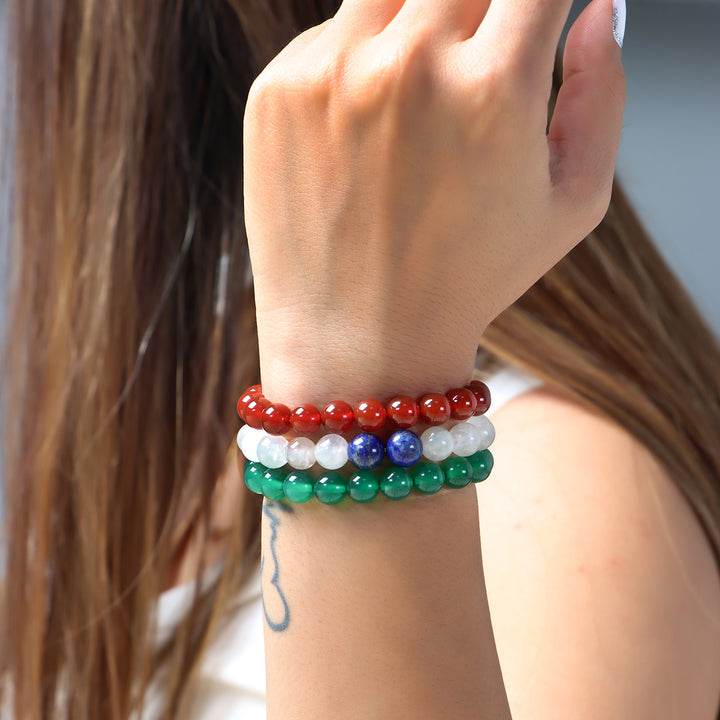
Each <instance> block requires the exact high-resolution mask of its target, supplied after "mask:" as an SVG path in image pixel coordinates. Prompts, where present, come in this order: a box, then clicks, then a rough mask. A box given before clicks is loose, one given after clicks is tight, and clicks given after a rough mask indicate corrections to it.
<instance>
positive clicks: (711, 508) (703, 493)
mask: <svg viewBox="0 0 720 720" xmlns="http://www.w3.org/2000/svg"><path fill="white" fill-rule="evenodd" d="M338 5H339V0H315V1H314V2H313V1H312V0H304V1H303V0H271V1H270V2H267V1H265V2H263V1H262V0H253V1H250V0H153V2H142V1H141V0H131V1H128V2H114V3H107V2H101V0H52V2H51V1H50V0H46V1H45V2H43V1H42V0H9V17H8V20H9V22H10V23H11V26H12V29H11V33H10V38H11V44H10V56H9V57H10V60H11V62H12V63H14V64H13V65H12V67H11V70H12V71H13V82H14V92H15V93H16V98H15V103H14V108H13V110H14V116H13V118H14V120H13V122H12V123H11V124H9V125H8V127H12V128H13V129H12V136H13V137H12V139H13V141H14V155H13V195H14V205H13V207H14V212H13V216H12V221H13V227H12V230H13V233H12V239H13V242H12V254H11V262H10V269H11V273H12V278H11V280H12V283H11V291H10V295H11V305H10V309H9V314H8V331H7V336H6V342H5V345H4V347H5V355H4V367H3V374H2V377H3V378H4V382H3V387H2V390H3V398H2V401H3V413H4V424H3V437H4V458H5V461H4V465H5V469H4V475H5V481H6V482H5V504H6V507H5V521H4V526H5V538H4V543H5V546H6V550H5V551H6V570H5V572H6V575H5V581H4V583H3V585H4V596H3V607H2V632H3V634H2V638H1V639H0V652H1V653H2V672H3V676H4V678H5V681H6V682H5V691H6V692H5V693H4V694H3V698H2V700H3V701H4V702H5V703H10V702H12V703H14V708H13V710H14V711H13V713H12V714H13V716H14V717H18V718H23V719H24V720H26V719H27V720H39V719H40V718H48V717H64V718H72V719H73V720H82V719H83V718H99V717H102V718H107V719H108V720H120V719H121V718H122V719H124V718H127V717H128V716H129V715H130V713H131V712H132V711H133V708H135V707H137V705H138V703H139V702H140V701H141V699H142V696H143V693H144V691H145V689H146V688H147V686H148V684H149V683H150V681H151V679H152V678H153V677H157V675H158V674H159V675H161V677H162V684H161V687H162V689H163V693H164V694H165V705H164V714H163V717H173V718H175V717H178V716H180V715H181V714H182V708H183V706H184V705H186V703H185V700H186V699H187V696H188V693H187V692H186V689H187V688H191V687H192V683H190V682H189V680H190V679H191V677H192V673H193V670H194V668H196V667H197V664H198V661H199V659H200V657H201V656H202V652H203V649H204V647H205V646H206V645H207V643H208V641H209V639H210V638H211V637H212V635H213V633H214V632H215V631H216V629H217V625H218V623H221V622H222V621H223V618H225V617H227V615H228V609H229V608H230V606H231V604H232V602H233V598H234V596H235V595H236V593H237V590H238V588H239V587H240V585H241V584H242V583H243V581H244V579H245V578H246V577H247V575H248V573H249V572H250V571H251V570H252V569H253V568H254V566H255V564H256V563H257V562H258V561H259V556H260V550H259V532H260V529H259V528H260V503H259V502H258V501H259V498H257V497H256V496H252V495H251V494H250V493H245V495H244V497H243V502H242V512H241V514H240V516H239V517H238V523H237V525H236V527H235V528H234V530H233V532H232V535H231V538H230V543H229V549H228V550H227V554H226V557H225V562H224V565H223V571H222V573H221V575H220V577H219V579H218V580H217V582H214V583H212V584H211V586H210V587H209V588H201V587H200V583H198V585H197V593H196V596H195V602H194V604H193V606H192V608H191V609H190V611H189V613H188V615H187V619H186V620H185V621H184V622H183V623H181V625H180V627H179V630H178V632H177V633H176V634H175V635H174V636H173V637H172V638H170V640H168V641H167V642H166V643H164V644H163V646H162V647H160V648H155V647H154V646H153V643H152V642H151V638H152V637H153V620H154V614H153V609H154V607H155V603H156V600H157V597H158V594H159V592H160V590H161V589H162V587H163V578H164V577H165V575H166V573H167V570H168V568H169V567H170V565H171V563H172V560H173V555H174V553H175V551H176V550H177V547H178V544H182V541H183V539H184V538H185V537H187V534H188V533H189V532H190V531H191V529H192V528H195V530H196V531H198V528H199V532H200V533H201V536H202V537H207V536H208V535H209V529H208V526H209V516H210V503H211V498H212V493H213V490H214V487H215V485H216V483H217V481H218V478H219V476H220V474H221V471H222V469H223V466H224V463H225V457H226V450H227V447H228V446H229V445H230V444H231V443H232V439H233V435H234V433H235V431H236V429H237V424H236V416H235V410H234V399H235V398H236V397H237V395H238V394H239V393H240V391H241V390H242V389H243V388H244V387H246V386H247V385H249V384H251V383H253V382H256V381H258V380H259V377H258V375H259V373H258V358H257V342H256V333H255V326H254V306H253V298H252V283H251V277H250V272H249V265H248V257H247V247H246V239H245V235H244V221H243V215H242V208H243V201H242V175H241V169H242V142H241V140H242V118H243V112H244V105H245V100H246V96H247V92H248V89H249V86H250V84H251V82H252V80H253V79H254V77H255V76H256V75H257V73H258V72H259V71H260V70H261V69H262V68H263V67H264V65H265V64H266V63H267V62H268V61H269V60H270V59H271V58H272V57H273V56H274V55H275V54H276V53H277V52H278V51H279V50H280V49H281V48H282V47H283V46H284V45H285V44H286V43H287V42H288V41H289V40H290V39H292V37H293V36H294V35H296V34H297V33H298V32H301V31H302V30H304V29H305V28H307V27H309V26H311V25H314V24H317V23H320V22H322V21H323V20H325V19H327V18H328V17H331V16H332V15H333V14H334V12H335V11H336V10H337V6H338ZM556 73H557V70H556ZM558 86H559V76H558V77H556V78H555V88H556V89H557V87H558ZM482 347H483V348H484V349H485V350H487V351H488V352H489V353H490V354H491V355H492V356H495V357H497V358H500V359H502V360H504V361H506V362H510V363H512V364H516V365H520V366H522V367H524V368H526V369H527V370H529V371H530V372H532V373H534V374H536V375H538V376H540V377H542V378H544V379H545V380H547V381H548V382H549V383H550V384H551V385H555V386H559V387H563V388H566V389H568V390H569V391H571V392H572V393H574V394H575V395H576V396H577V397H578V398H579V399H580V400H581V401H583V402H586V403H587V404H589V405H591V406H593V407H596V408H599V409H600V410H602V411H603V412H605V413H607V415H609V416H610V417H612V418H614V419H615V420H616V421H617V422H618V423H619V424H620V425H622V426H623V427H624V428H626V429H627V430H628V431H629V432H631V433H632V434H633V435H634V436H635V437H637V438H638V439H639V440H640V441H641V442H643V443H644V444H645V445H646V446H647V447H648V448H649V449H650V450H651V451H652V452H654V453H655V455H656V456H657V457H658V458H659V459H660V460H661V461H662V463H663V464H664V466H665V467H666V468H667V470H668V471H669V473H670V475H671V477H672V478H673V480H674V481H675V482H676V483H677V485H678V487H679V488H680V489H681V491H682V492H683V494H684V495H685V497H686V498H687V499H688V501H689V503H690V505H691V507H692V508H693V509H694V511H695V513H696V514H697V517H698V518H699V520H700V522H701V523H702V526H703V528H704V529H705V531H706V533H707V535H708V538H709V540H710V542H711V544H712V547H713V549H714V551H715V553H716V557H717V558H718V560H719V561H720V483H719V482H718V477H719V476H720V444H719V443H718V442H717V438H718V436H720V380H719V378H718V367H720V349H719V348H718V345H717V343H716V341H715V339H714V337H713V335H712V334H711V332H710V331H709V330H708V328H707V327H706V325H705V324H704V323H703V321H702V320H701V318H700V317H699V315H698V313H697V311H696V310H695V308H694V307H693V305H692V303H691V301H690V300H689V298H688V296H687V295H686V293H685V292H684V291H683V289H682V288H681V286H680V285H679V284H678V282H677V280H676V279H675V278H674V276H673V275H672V273H671V272H670V271H669V269H668V268H667V266H666V265H665V263H664V262H663V261H662V259H661V258H660V256H659V255H658V253H657V252H656V251H655V250H654V249H653V247H652V245H651V243H650V241H649V239H648V238H647V236H646V234H645V232H644V230H643V228H642V227H641V225H640V223H639V221H638V219H637V217H636V216H635V214H634V213H633V211H632V209H631V208H630V206H629V205H628V203H627V201H626V199H625V197H624V195H623V194H622V192H621V191H620V188H619V186H618V185H617V184H616V186H615V190H614V193H613V199H612V203H611V206H610V209H609V211H608V214H607V217H606V218H605V220H604V221H603V223H602V224H601V225H600V226H599V227H598V228H597V230H595V231H594V232H593V233H592V234H591V235H590V236H589V237H588V238H587V239H585V240H584V241H583V242H582V243H581V244H580V245H579V246H577V248H576V249H575V250H573V251H572V252H571V253H570V254H569V255H568V256H567V257H566V258H565V259H563V260H562V261H561V262H560V263H559V264H558V265H557V266H556V267H555V268H554V269H553V270H552V271H551V272H549V273H548V274H547V275H546V276H545V277H543V278H542V279H541V280H540V281H539V282H538V283H537V284H536V285H535V286H534V287H533V288H532V289H530V290H529V291H528V292H527V293H526V294H525V295H524V296H523V297H522V298H521V299H520V300H518V301H517V302H516V303H515V304H514V305H513V306H512V307H511V308H509V309H508V310H507V311H506V312H505V313H503V315H502V316H501V317H499V318H498V319H497V320H496V321H495V322H494V323H493V324H492V325H491V326H490V328H489V329H488V330H487V332H486V334H485V336H484V338H483V340H482ZM201 569H202V568H201ZM8 689H11V690H12V692H8Z"/></svg>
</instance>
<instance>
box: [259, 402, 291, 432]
mask: <svg viewBox="0 0 720 720" xmlns="http://www.w3.org/2000/svg"><path fill="white" fill-rule="evenodd" d="M262 426H263V430H265V432H267V433H270V435H284V434H285V433H286V432H289V431H290V428H292V423H291V422H290V408H289V407H288V406H287V405H283V404H282V403H272V404H271V405H268V407H266V408H265V410H264V411H263V414H262Z"/></svg>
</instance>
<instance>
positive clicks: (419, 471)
mask: <svg viewBox="0 0 720 720" xmlns="http://www.w3.org/2000/svg"><path fill="white" fill-rule="evenodd" d="M412 477H413V483H414V485H415V488H416V489H417V490H418V492H421V493H422V494H423V495H432V494H434V493H436V492H438V491H439V490H440V489H441V488H442V486H443V485H444V484H445V473H444V472H443V470H442V468H441V467H440V466H439V465H438V464H437V463H434V462H421V463H418V464H417V465H415V467H413V469H412Z"/></svg>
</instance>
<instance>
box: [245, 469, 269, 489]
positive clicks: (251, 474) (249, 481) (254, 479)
mask: <svg viewBox="0 0 720 720" xmlns="http://www.w3.org/2000/svg"><path fill="white" fill-rule="evenodd" d="M265 470H267V468H266V467H265V466H264V465H261V464H260V463H259V462H249V463H245V470H244V472H243V476H244V478H245V484H246V485H247V486H248V489H250V490H252V492H254V493H257V494H258V495H262V476H263V474H264V473H265Z"/></svg>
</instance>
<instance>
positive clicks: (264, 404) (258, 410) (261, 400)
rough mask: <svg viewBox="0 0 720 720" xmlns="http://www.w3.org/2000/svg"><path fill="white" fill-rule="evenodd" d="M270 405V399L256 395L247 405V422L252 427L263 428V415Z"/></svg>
mask: <svg viewBox="0 0 720 720" xmlns="http://www.w3.org/2000/svg"><path fill="white" fill-rule="evenodd" d="M268 407H270V401H269V400H268V399H267V398H266V397H263V396H262V395H256V396H255V397H254V398H252V399H251V400H250V401H249V402H248V403H247V405H245V422H246V423H247V424H248V425H249V426H250V427H252V428H255V429H256V430H259V429H260V428H262V416H263V413H264V412H265V410H266V409H267V408H268Z"/></svg>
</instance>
